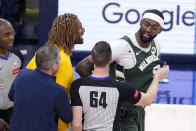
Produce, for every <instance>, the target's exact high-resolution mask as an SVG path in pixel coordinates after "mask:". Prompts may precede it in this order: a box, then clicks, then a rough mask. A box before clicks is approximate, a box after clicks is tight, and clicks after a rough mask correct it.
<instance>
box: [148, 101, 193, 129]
mask: <svg viewBox="0 0 196 131" xmlns="http://www.w3.org/2000/svg"><path fill="white" fill-rule="evenodd" d="M145 110H146V120H145V121H146V124H145V126H146V127H145V131H196V106H192V105H171V104H169V105H168V104H152V105H151V106H149V107H146V108H145Z"/></svg>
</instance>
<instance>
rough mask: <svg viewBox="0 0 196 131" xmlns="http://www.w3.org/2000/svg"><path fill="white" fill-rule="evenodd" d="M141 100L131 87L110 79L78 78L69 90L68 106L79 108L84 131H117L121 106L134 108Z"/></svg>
mask: <svg viewBox="0 0 196 131" xmlns="http://www.w3.org/2000/svg"><path fill="white" fill-rule="evenodd" d="M140 98H141V93H140V92H138V91H137V90H136V89H135V88H133V87H132V86H131V85H130V84H128V83H123V82H117V81H115V80H113V79H111V78H110V77H109V76H108V77H104V78H95V77H93V76H89V77H84V78H80V79H77V80H76V81H74V82H73V83H72V86H71V105H72V106H82V108H83V130H85V131H120V124H119V122H120V115H119V114H120V105H121V102H122V101H129V102H131V103H133V104H136V103H137V102H138V101H139V100H140Z"/></svg>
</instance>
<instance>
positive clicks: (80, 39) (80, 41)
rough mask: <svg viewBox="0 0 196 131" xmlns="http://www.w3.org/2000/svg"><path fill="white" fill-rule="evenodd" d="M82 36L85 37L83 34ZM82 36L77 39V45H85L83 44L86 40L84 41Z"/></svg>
mask: <svg viewBox="0 0 196 131" xmlns="http://www.w3.org/2000/svg"><path fill="white" fill-rule="evenodd" d="M82 35H83V34H82ZM82 35H80V36H79V37H78V38H77V39H76V41H75V44H83V43H84V40H83V37H82Z"/></svg>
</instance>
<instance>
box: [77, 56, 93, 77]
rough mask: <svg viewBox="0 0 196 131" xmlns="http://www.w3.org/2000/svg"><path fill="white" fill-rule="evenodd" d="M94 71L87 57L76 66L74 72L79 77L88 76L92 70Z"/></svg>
mask: <svg viewBox="0 0 196 131" xmlns="http://www.w3.org/2000/svg"><path fill="white" fill-rule="evenodd" d="M93 69H94V66H93V63H91V62H90V60H89V56H87V57H86V58H84V59H83V60H82V61H80V62H79V63H78V64H77V65H76V72H77V73H78V74H79V75H80V77H85V76H89V75H91V74H92V70H93Z"/></svg>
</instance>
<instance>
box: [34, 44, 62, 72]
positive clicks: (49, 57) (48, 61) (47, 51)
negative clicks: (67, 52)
mask: <svg viewBox="0 0 196 131" xmlns="http://www.w3.org/2000/svg"><path fill="white" fill-rule="evenodd" d="M59 59H60V57H59V49H58V48H57V47H55V46H52V45H45V46H42V47H40V48H39V49H38V50H37V53H36V56H35V63H36V66H37V68H38V69H41V70H49V69H50V67H51V65H52V64H54V63H58V61H59Z"/></svg>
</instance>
